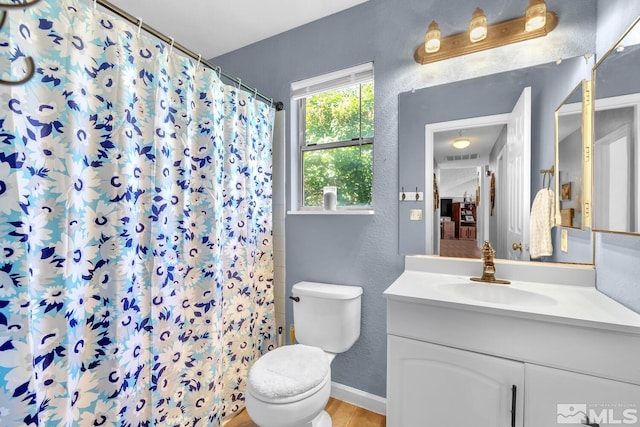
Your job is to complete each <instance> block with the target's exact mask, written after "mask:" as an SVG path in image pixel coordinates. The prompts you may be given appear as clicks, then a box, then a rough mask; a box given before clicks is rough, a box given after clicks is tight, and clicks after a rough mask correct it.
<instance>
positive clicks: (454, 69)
mask: <svg viewBox="0 0 640 427" xmlns="http://www.w3.org/2000/svg"><path fill="white" fill-rule="evenodd" d="M526 4H527V2H526V1H525V0H518V1H513V0H485V1H483V4H482V7H483V8H484V10H485V12H486V13H487V16H488V17H489V20H490V21H499V20H503V19H508V18H512V17H515V16H518V15H521V14H522V12H523V10H524V9H525V7H526ZM547 4H548V5H549V8H550V9H552V10H555V11H556V12H558V15H559V16H560V22H559V26H558V28H557V29H556V30H555V31H554V32H553V33H551V34H550V35H549V36H548V37H545V38H542V39H538V40H534V41H530V42H525V43H519V44H517V45H512V46H508V47H504V48H500V49H494V50H491V51H488V52H482V53H477V54H473V55H470V56H466V57H460V58H456V59H452V60H449V61H444V62H441V63H437V64H433V65H427V66H422V65H419V64H416V63H415V62H414V61H413V52H414V50H415V48H416V47H417V46H418V45H419V44H420V43H421V40H422V39H423V37H424V33H425V30H426V27H427V25H428V23H429V22H430V20H431V19H436V20H437V21H438V22H439V24H440V27H441V29H442V32H443V34H445V35H446V34H451V33H453V32H458V31H462V30H464V29H465V28H466V27H467V24H468V21H469V17H470V16H471V13H472V12H473V8H474V5H473V4H470V3H469V2H468V0H448V1H439V0H369V1H368V2H367V3H364V4H362V5H360V6H357V7H355V8H352V9H349V10H347V11H344V12H342V13H338V14H336V15H332V16H330V17H327V18H325V19H322V20H320V21H317V22H314V23H311V24H307V25H305V26H303V27H300V28H297V29H294V30H292V31H289V32H287V33H284V34H281V35H278V36H275V37H272V38H270V39H267V40H264V41H262V42H259V43H256V44H254V45H251V46H248V47H246V48H243V49H241V50H239V51H236V52H232V53H230V54H227V55H224V56H222V57H219V58H215V59H213V62H215V63H216V64H219V65H221V66H222V67H223V68H224V69H225V71H227V72H229V73H231V74H234V75H237V76H239V77H240V78H242V81H243V82H246V83H247V84H250V85H252V86H255V87H258V88H259V89H260V91H261V92H262V93H266V94H269V95H270V96H273V97H274V98H275V99H277V100H280V101H283V102H284V103H285V108H286V109H287V111H288V113H289V115H290V112H291V108H290V99H289V98H290V84H291V82H292V81H296V80H300V79H304V78H308V77H312V76H316V75H319V74H323V73H327V72H330V71H334V70H339V69H342V68H346V67H350V66H353V65H357V64H362V63H365V62H368V61H372V60H373V61H374V63H375V75H376V79H375V84H376V106H375V114H376V119H375V134H376V136H375V138H376V140H375V148H374V194H373V201H374V205H375V215H373V216H362V217H353V216H330V217H329V216H294V215H288V216H287V219H286V236H287V237H286V238H287V241H286V256H287V289H290V287H291V285H293V284H294V283H295V282H297V281H300V280H314V281H326V282H332V283H343V284H351V285H361V286H363V287H364V292H365V293H364V296H363V312H362V322H363V323H362V334H361V337H360V340H359V341H358V342H357V343H356V344H355V346H354V347H353V348H352V349H351V350H349V351H348V352H346V353H344V354H341V355H339V356H338V357H337V358H336V360H335V361H334V362H333V365H332V369H333V379H334V380H335V381H337V382H339V383H342V384H346V385H349V386H352V387H355V388H358V389H360V390H364V391H367V392H370V393H374V394H377V395H380V396H384V395H385V394H386V378H385V375H386V337H385V330H386V309H385V300H384V297H383V296H382V292H383V291H384V289H385V288H386V287H388V286H389V285H390V284H391V283H392V282H393V281H394V280H395V278H397V276H398V275H399V274H400V273H401V272H402V270H403V257H402V256H400V255H399V250H398V241H399V221H398V211H399V206H398V200H397V199H398V191H399V188H400V187H399V183H398V174H399V168H398V94H399V93H401V92H406V91H409V90H411V89H413V88H422V87H425V86H432V85H436V84H442V83H449V82H455V81H458V80H462V79H469V78H473V77H478V76H483V75H487V74H492V73H495V72H501V71H506V70H511V69H517V68H522V67H527V66H530V65H534V64H541V63H547V62H550V61H554V60H555V59H557V58H558V57H563V58H569V57H574V56H578V55H582V54H584V53H585V52H587V51H593V49H594V46H595V32H594V28H595V13H596V1H595V0H581V1H566V0H549V1H547ZM230 37H232V35H230ZM566 93H568V90H567V91H566ZM289 117H290V116H289ZM287 122H288V123H291V121H290V120H287ZM290 143H291V141H289V144H290ZM291 153H292V151H291V149H290V150H289V152H288V154H287V162H288V165H290V164H291ZM293 153H294V156H295V153H296V151H295V150H293ZM536 161H538V160H536V159H534V162H536ZM534 167H537V165H536V164H535V163H534ZM293 176H295V174H293ZM291 177H292V174H291V171H290V170H289V174H288V178H289V179H291ZM536 185H538V184H536ZM289 208H290V206H289ZM291 320H292V319H291V306H290V305H289V306H288V307H287V321H288V322H291Z"/></svg>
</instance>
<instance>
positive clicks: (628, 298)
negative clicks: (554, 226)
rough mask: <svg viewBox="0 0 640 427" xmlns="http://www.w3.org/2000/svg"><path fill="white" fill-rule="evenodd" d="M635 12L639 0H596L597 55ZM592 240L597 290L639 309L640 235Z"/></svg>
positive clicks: (600, 236)
mask: <svg viewBox="0 0 640 427" xmlns="http://www.w3.org/2000/svg"><path fill="white" fill-rule="evenodd" d="M638 15H640V2H637V1H633V2H630V1H628V0H598V16H597V18H598V19H597V34H598V37H597V45H596V53H597V57H598V58H600V57H602V56H603V55H604V54H605V53H606V52H607V51H608V50H609V48H610V47H611V46H612V45H613V44H614V43H615V42H616V41H617V39H618V38H619V37H620V35H622V32H623V31H624V30H625V29H626V28H628V27H629V26H630V25H631V24H632V22H633V21H634V20H635V19H636V18H637V17H638ZM635 76H637V71H636V73H635ZM635 80H637V79H636V78H634V79H633V80H631V81H635ZM627 81H630V80H627ZM597 94H598V90H597V89H596V95H597ZM594 202H595V201H594ZM595 241H596V244H595V254H596V256H595V261H596V271H597V286H598V289H599V290H600V291H602V292H603V293H604V294H606V295H609V296H610V297H611V298H613V299H615V300H617V301H619V302H621V303H622V304H624V305H626V306H627V307H629V308H631V309H632V310H635V311H636V312H640V282H639V281H638V277H639V273H640V272H639V270H638V266H639V264H638V259H640V237H638V236H623V235H618V234H605V233H595Z"/></svg>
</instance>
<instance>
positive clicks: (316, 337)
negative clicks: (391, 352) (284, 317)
mask: <svg viewBox="0 0 640 427" xmlns="http://www.w3.org/2000/svg"><path fill="white" fill-rule="evenodd" d="M292 294H293V298H292V299H294V301H295V302H294V306H293V318H294V324H295V328H296V329H295V330H296V338H297V341H298V342H299V343H300V344H295V345H287V346H283V347H280V348H277V349H275V350H272V351H270V352H269V353H267V354H265V355H264V356H262V357H261V358H260V359H258V361H256V363H254V365H253V366H252V367H251V369H250V370H249V376H248V379H247V392H246V395H245V404H246V407H247V412H248V413H249V417H251V419H252V420H253V422H254V423H256V424H257V425H258V426H260V427H331V425H332V423H331V417H330V416H329V414H327V412H325V411H324V407H325V406H326V405H327V402H328V401H329V395H330V393H331V362H332V361H333V358H334V357H335V353H342V352H344V351H346V350H348V349H349V348H351V346H352V345H353V344H354V343H355V342H356V340H357V339H358V337H359V336H360V309H361V295H362V288H360V287H356V286H343V285H331V284H324V283H312V282H300V283H297V284H295V285H294V286H293V289H292Z"/></svg>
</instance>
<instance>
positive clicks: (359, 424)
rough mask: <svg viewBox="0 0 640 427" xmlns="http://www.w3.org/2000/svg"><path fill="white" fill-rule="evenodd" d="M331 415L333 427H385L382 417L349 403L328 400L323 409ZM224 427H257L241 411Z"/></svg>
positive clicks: (384, 418) (384, 420) (244, 411)
mask: <svg viewBox="0 0 640 427" xmlns="http://www.w3.org/2000/svg"><path fill="white" fill-rule="evenodd" d="M325 409H326V411H327V412H328V413H329V415H331V421H332V422H333V427H385V426H386V424H387V421H386V417H385V416H384V415H380V414H376V413H375V412H369V411H367V410H366V409H363V408H360V407H358V406H354V405H351V404H350V403H346V402H343V401H341V400H336V399H334V398H333V397H332V398H329V403H327V406H326V407H325ZM224 426H225V427H257V425H256V424H254V423H253V421H251V418H249V414H247V411H246V410H243V411H242V412H240V413H239V414H238V415H236V416H235V418H233V419H232V420H230V421H228V422H227V423H225V425H224Z"/></svg>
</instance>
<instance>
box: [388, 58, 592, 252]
mask: <svg viewBox="0 0 640 427" xmlns="http://www.w3.org/2000/svg"><path fill="white" fill-rule="evenodd" d="M591 69H592V64H590V63H587V62H586V61H585V58H584V57H576V58H568V59H565V60H563V61H562V62H561V63H556V62H552V63H548V64H541V65H537V66H533V67H529V68H523V69H518V70H512V71H508V72H503V73H498V74H492V75H488V76H484V77H478V78H474V79H469V80H463V81H457V82H455V83H450V84H444V85H438V86H432V87H426V88H423V89H417V90H413V91H409V92H404V93H401V94H399V119H398V122H399V128H398V136H399V144H398V146H399V187H400V188H399V190H401V188H403V187H404V188H405V189H411V191H413V190H414V189H416V188H418V190H417V191H423V188H424V195H425V197H424V200H420V201H416V200H403V201H401V202H400V204H399V215H400V220H399V223H400V226H399V227H400V239H399V240H400V242H399V252H400V253H401V254H438V255H443V256H451V255H452V254H451V252H449V253H447V254H442V253H441V251H440V249H441V246H442V241H443V236H447V237H449V236H453V239H452V240H454V242H445V245H447V246H450V245H449V244H450V243H453V244H456V243H460V241H465V240H466V241H471V242H472V244H473V245H475V246H476V247H480V246H481V244H482V241H483V240H490V241H491V242H492V245H493V246H494V249H496V250H497V257H498V258H503V259H518V260H529V259H530V255H529V249H530V242H529V233H528V232H527V231H526V230H525V227H526V226H527V225H528V223H529V215H530V210H531V204H532V201H533V196H535V195H536V193H537V192H538V191H539V190H540V189H541V188H542V186H543V182H542V181H543V175H542V174H540V173H539V171H540V170H541V169H549V168H551V167H553V166H554V164H555V143H554V133H555V120H554V112H555V110H556V109H557V107H558V105H559V104H560V103H561V102H562V100H563V99H564V98H565V95H566V94H567V93H569V92H570V91H571V90H572V89H573V88H574V87H575V86H576V84H577V83H578V82H580V81H581V80H583V79H585V78H587V77H589V76H590V75H591ZM526 88H530V89H529V92H530V93H529V95H528V96H527V95H525V97H528V98H529V101H528V103H524V104H523V105H522V107H523V108H522V111H521V113H522V114H521V117H522V118H523V120H520V118H517V119H516V117H520V116H518V112H516V113H515V114H514V113H513V112H514V111H516V110H518V109H519V108H520V107H519V104H520V102H519V99H520V98H521V97H522V96H523V92H526V91H527V90H526ZM525 104H527V105H525ZM509 115H511V116H512V119H513V120H512V122H513V123H512V126H509V125H508V123H507V122H508V121H509V118H508V116H509ZM496 118H497V119H498V120H497V121H496V122H495V123H493V122H492V120H493V119H496ZM524 118H526V121H529V122H530V130H528V131H525V130H524V129H521V130H519V128H518V125H519V124H520V123H523V122H525V120H524ZM476 120H480V121H482V120H485V122H486V120H488V122H486V123H484V124H483V123H476ZM486 126H488V127H489V128H491V127H492V126H493V127H494V128H493V129H484V128H485V127H486ZM509 129H511V132H515V135H512V137H515V139H517V140H519V141H523V142H524V141H525V140H526V139H527V136H528V144H525V145H523V150H522V152H521V153H520V152H518V151H517V150H515V149H513V150H512V151H509V150H508V149H506V150H503V148H504V144H502V143H501V142H500V141H504V140H505V138H506V136H507V135H508V134H509V132H510V130H509ZM476 131H479V134H478V135H473V134H472V132H473V133H475V132H476ZM521 131H522V132H521ZM520 132H521V134H520V135H518V133H520ZM460 133H462V135H461V136H462V137H464V136H469V137H472V138H474V137H475V138H485V137H487V135H489V136H490V139H492V140H491V141H485V142H484V143H483V144H482V145H483V146H484V147H485V148H483V150H482V151H481V150H480V149H479V148H480V145H479V140H478V141H473V140H472V141H471V144H470V145H469V148H466V149H458V150H456V149H452V150H455V151H453V152H447V153H445V152H440V151H439V148H438V147H437V146H436V145H437V144H438V142H437V141H439V140H440V139H444V140H446V143H447V144H449V145H452V144H453V142H452V141H453V140H455V139H456V138H457V137H459V136H460ZM434 144H435V145H434ZM527 145H528V150H527V149H525V148H524V147H526V146H527ZM487 147H488V148H487ZM449 149H451V148H450V147H449ZM487 150H488V151H487ZM501 151H502V152H501ZM527 151H528V152H527ZM492 152H493V153H492ZM520 154H522V157H519V156H520ZM445 157H452V158H453V160H451V161H449V160H445ZM510 159H515V160H513V161H512V160H510ZM474 161H476V162H479V163H473V162H474ZM511 165H518V167H519V168H520V169H519V170H518V171H512V172H511V173H512V177H513V179H508V178H507V177H508V176H509V174H508V172H507V168H508V167H509V166H511ZM464 168H467V169H468V170H467V171H466V172H465V171H462V169H464ZM434 174H435V178H436V179H435V183H436V185H434ZM462 175H464V177H463V176H462ZM447 180H454V181H455V180H461V181H464V182H465V186H459V187H457V188H456V186H455V185H451V184H455V182H454V181H452V182H448V181H447ZM492 181H493V185H492ZM552 186H553V184H552ZM467 187H468V188H467ZM492 187H493V197H492ZM436 189H437V190H438V191H437V192H436V191H435V190H436ZM554 190H555V189H554ZM465 192H466V193H467V194H466V197H465ZM445 193H447V194H445ZM436 194H437V197H436ZM436 199H437V200H436ZM492 201H493V213H492V212H491V204H492ZM456 203H457V205H456ZM513 206H518V210H517V211H518V212H519V214H518V215H517V217H514V218H513V219H512V220H509V219H508V218H506V217H504V216H501V215H500V213H499V212H505V214H508V213H510V212H514V211H515V210H514V209H511V208H512V207H513ZM455 208H459V209H460V212H458V213H457V214H456V215H455V217H454V213H453V212H454V211H455ZM443 209H445V210H447V209H448V210H447V211H446V212H445V211H443ZM416 211H417V212H418V213H419V215H418V216H416V215H415V213H416ZM456 212H457V211H456ZM412 218H414V219H412ZM415 218H418V219H417V220H416V219H415ZM446 220H449V221H450V222H447V223H444V224H443V223H442V222H444V221H446ZM457 222H459V224H458V225H457V226H456V223H457ZM452 223H453V224H452ZM509 224H513V227H512V226H511V225H509ZM456 230H457V231H456ZM554 231H555V229H554V230H552V233H553V235H552V239H553V241H554V243H553V245H554V248H557V250H554V253H553V254H552V255H551V256H546V257H544V258H539V259H537V261H545V262H571V263H582V264H591V263H592V262H593V249H592V236H591V232H590V231H589V232H588V233H587V232H586V231H582V230H569V251H568V252H566V253H560V241H559V239H560V237H559V233H558V236H557V237H556V236H555V232H554ZM515 233H518V236H520V237H516V236H515ZM499 235H500V236H503V237H498V236H499ZM556 240H557V241H556ZM465 244H467V243H465ZM459 256H467V255H466V254H462V255H459Z"/></svg>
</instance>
